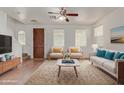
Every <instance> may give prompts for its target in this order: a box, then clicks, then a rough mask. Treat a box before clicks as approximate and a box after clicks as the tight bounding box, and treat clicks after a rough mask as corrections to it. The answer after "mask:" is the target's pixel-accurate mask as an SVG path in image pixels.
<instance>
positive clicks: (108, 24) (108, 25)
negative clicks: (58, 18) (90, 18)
mask: <svg viewBox="0 0 124 93" xmlns="http://www.w3.org/2000/svg"><path fill="white" fill-rule="evenodd" d="M98 25H103V30H104V39H103V40H104V41H103V46H104V47H105V48H109V49H113V50H120V51H124V44H111V41H110V40H111V29H112V28H115V27H118V26H124V8H118V9H116V10H115V11H113V12H112V13H110V14H108V15H107V16H105V17H104V18H103V19H101V20H100V21H98V22H97V23H96V26H98Z"/></svg>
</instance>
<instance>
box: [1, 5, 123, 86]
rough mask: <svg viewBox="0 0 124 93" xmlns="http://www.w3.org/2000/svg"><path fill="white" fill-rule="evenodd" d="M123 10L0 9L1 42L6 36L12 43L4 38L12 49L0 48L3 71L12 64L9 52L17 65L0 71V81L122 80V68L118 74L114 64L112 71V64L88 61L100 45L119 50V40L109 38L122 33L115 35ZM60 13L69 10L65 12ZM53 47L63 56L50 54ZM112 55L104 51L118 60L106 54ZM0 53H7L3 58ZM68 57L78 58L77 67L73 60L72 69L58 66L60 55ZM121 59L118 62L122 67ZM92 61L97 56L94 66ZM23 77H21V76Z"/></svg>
mask: <svg viewBox="0 0 124 93" xmlns="http://www.w3.org/2000/svg"><path fill="white" fill-rule="evenodd" d="M123 10H124V8H121V7H120V8H117V7H116V8H115V7H45V8H44V7H37V8H35V7H11V8H10V7H1V8H0V34H1V37H0V38H1V40H4V39H3V37H6V38H8V37H10V39H9V40H10V42H9V40H8V41H6V42H9V43H11V44H10V46H11V48H12V49H10V50H7V51H5V50H4V51H1V64H2V65H1V69H2V70H4V68H5V67H6V66H9V64H7V65H6V66H5V67H4V63H7V62H6V61H8V63H9V62H10V60H8V59H7V58H8V57H9V56H11V58H12V60H14V62H16V63H15V64H16V65H15V64H14V65H13V66H12V65H11V66H9V68H8V69H7V70H4V71H3V72H2V71H1V75H0V84H17V85H18V84H22V85H23V84H26V85H27V84H28V85H34V84H40V85H46V84H47V85H63V84H64V85H70V84H71V85H103V84H105V85H118V84H122V83H123V80H124V78H123V76H121V75H122V74H123V71H122V72H121V71H120V72H117V71H118V70H119V69H118V67H115V68H114V71H113V68H112V71H111V67H110V68H106V66H105V69H104V68H101V67H100V66H101V65H100V66H98V64H97V66H95V65H92V61H94V58H92V56H93V55H94V53H95V52H98V49H101V50H106V51H112V52H113V51H116V52H122V53H123V51H124V49H123V47H124V45H123V43H124V42H123V39H122V40H119V41H118V40H117V41H113V38H112V35H113V36H114V37H118V36H120V35H122V36H123V34H124V33H123V32H121V34H120V33H119V34H118V33H117V34H116V33H115V34H113V32H116V31H123V28H124V26H123V25H124V22H123V19H124V18H123V16H124V13H123ZM62 11H64V12H65V11H66V12H67V13H71V14H66V16H65V13H64V12H62ZM67 15H68V16H67ZM70 15H71V16H70ZM41 16H42V17H41ZM61 17H65V18H61ZM36 31H39V32H38V34H37V33H35V32H36ZM41 32H43V33H41ZM40 34H42V35H40ZM35 35H36V36H35ZM115 35H118V36H115ZM37 37H38V38H37ZM40 40H41V41H42V42H41V41H40ZM1 42H2V41H1ZM37 42H40V44H41V45H39V43H37ZM37 44H38V45H39V46H40V47H39V46H38V45H37ZM1 46H3V45H2V44H1ZM38 48H39V50H38ZM71 48H72V49H71ZM60 49H61V50H60ZM69 49H70V50H71V51H73V52H74V55H71V52H70V51H69ZM53 51H57V53H58V51H61V56H60V55H57V54H55V55H52V54H51V52H53ZM75 52H77V54H75ZM24 54H25V55H26V56H28V57H27V59H23V58H24V56H23V55H24ZM72 54H73V53H72ZM115 54H116V53H115ZM110 55H111V54H110ZM110 55H107V57H105V59H107V60H108V59H110V60H111V61H110V62H111V63H112V62H113V61H114V62H113V63H115V64H116V63H117V62H115V59H114V55H113V58H112V59H111V58H110V57H108V56H110ZM3 56H5V58H4V59H3ZM66 56H69V59H68V60H72V59H76V61H75V63H76V62H77V61H78V62H77V63H79V64H78V65H79V67H78V65H77V64H75V65H76V66H74V71H73V69H71V68H70V67H62V66H63V65H62V64H58V63H57V62H59V61H58V60H59V59H66V58H65V57H66ZM97 56H99V55H97ZM104 56H105V55H104ZM100 57H101V56H100ZM120 58H121V57H120ZM15 59H16V60H15ZM122 59H123V58H121V60H120V59H119V60H117V61H119V62H118V63H120V65H121V66H122V67H120V68H122V70H123V69H124V67H123V60H122ZM101 60H103V59H100V61H101ZM3 61H4V62H3ZM18 61H19V62H18ZM103 61H105V60H103ZM12 63H13V62H12ZM96 63H97V62H96V59H95V61H94V62H93V64H96ZM113 63H112V64H113ZM102 64H104V63H102ZM66 65H68V64H67V63H66ZM108 65H109V64H107V66H108ZM120 65H119V64H118V66H120ZM112 66H113V65H112ZM15 67H17V68H15ZM33 67H34V68H33ZM59 67H60V68H59ZM61 67H62V68H61ZM72 67H73V66H72ZM75 67H76V68H75ZM102 67H103V66H102ZM6 68H7V67H6ZM13 68H14V69H13ZM24 69H25V70H26V72H25V71H24ZM106 69H107V70H106ZM115 69H116V70H115ZM108 70H110V71H108ZM111 72H112V73H111ZM113 73H114V74H113ZM118 73H120V74H118ZM75 74H76V75H75ZM11 75H12V76H11ZM23 76H25V78H24V79H23ZM70 78H71V79H70ZM21 81H22V82H21Z"/></svg>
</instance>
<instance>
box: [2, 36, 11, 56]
mask: <svg viewBox="0 0 124 93" xmlns="http://www.w3.org/2000/svg"><path fill="white" fill-rule="evenodd" d="M9 52H12V37H11V36H6V35H0V54H3V53H9Z"/></svg>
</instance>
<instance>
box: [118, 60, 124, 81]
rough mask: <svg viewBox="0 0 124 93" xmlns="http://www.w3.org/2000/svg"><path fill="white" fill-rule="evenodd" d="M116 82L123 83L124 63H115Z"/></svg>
mask: <svg viewBox="0 0 124 93" xmlns="http://www.w3.org/2000/svg"><path fill="white" fill-rule="evenodd" d="M117 80H118V83H124V61H122V60H121V61H117Z"/></svg>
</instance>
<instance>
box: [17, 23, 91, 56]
mask: <svg viewBox="0 0 124 93" xmlns="http://www.w3.org/2000/svg"><path fill="white" fill-rule="evenodd" d="M33 28H44V29H45V47H44V48H45V58H46V56H47V54H48V52H49V50H50V48H51V47H53V30H54V29H56V28H64V31H65V32H64V34H65V47H64V49H65V50H67V48H68V47H70V46H75V30H76V29H87V30H88V31H87V40H88V45H87V46H86V47H85V48H83V49H82V51H85V52H86V53H87V52H89V50H91V43H92V26H82V25H17V28H16V36H17V33H18V31H20V30H23V31H25V32H26V46H25V47H26V52H28V53H29V54H30V55H31V57H33Z"/></svg>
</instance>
